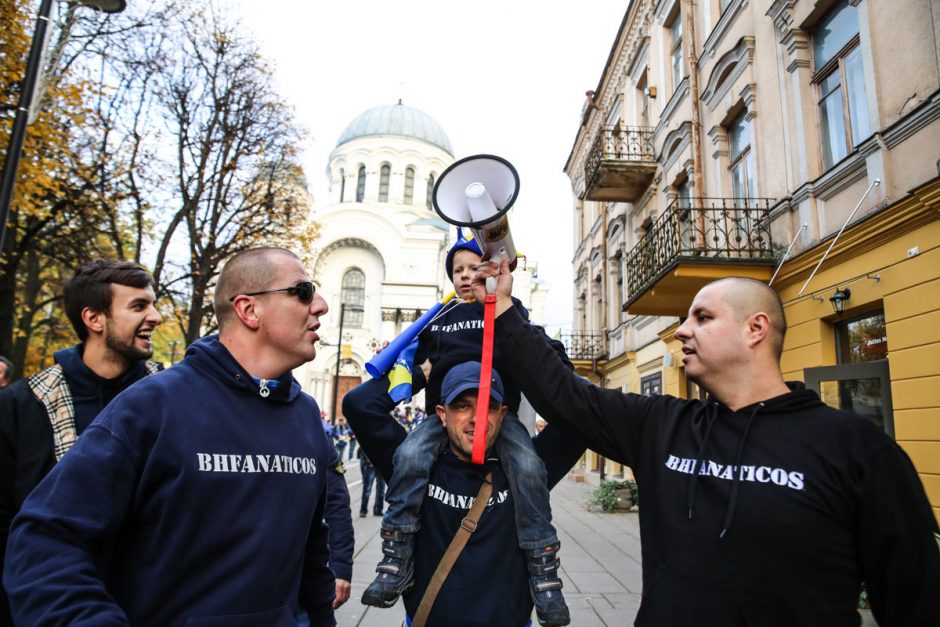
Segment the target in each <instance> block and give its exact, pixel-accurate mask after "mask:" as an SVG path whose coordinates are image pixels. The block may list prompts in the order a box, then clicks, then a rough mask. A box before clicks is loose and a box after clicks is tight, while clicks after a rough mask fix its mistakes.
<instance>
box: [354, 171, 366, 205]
mask: <svg viewBox="0 0 940 627" xmlns="http://www.w3.org/2000/svg"><path fill="white" fill-rule="evenodd" d="M365 197H366V166H364V165H361V166H359V176H358V178H357V179H356V202H362V199H363V198H365Z"/></svg>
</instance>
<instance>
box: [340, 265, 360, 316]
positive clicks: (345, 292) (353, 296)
mask: <svg viewBox="0 0 940 627" xmlns="http://www.w3.org/2000/svg"><path fill="white" fill-rule="evenodd" d="M340 298H341V299H342V300H341V302H342V303H343V304H344V305H346V309H345V311H344V312H343V325H344V326H347V327H350V328H359V327H361V326H362V317H363V313H364V312H363V311H362V306H363V305H364V304H365V302H366V275H365V274H363V273H362V270H359V269H358V268H353V269H352V270H349V271H347V272H346V274H344V275H343V287H342V292H341V295H340ZM351 306H352V309H350V307H351ZM356 309H358V311H356Z"/></svg>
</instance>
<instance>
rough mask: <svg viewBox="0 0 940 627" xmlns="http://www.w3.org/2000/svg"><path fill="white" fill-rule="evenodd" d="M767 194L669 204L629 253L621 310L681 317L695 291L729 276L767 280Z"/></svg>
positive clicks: (770, 259) (770, 253)
mask: <svg viewBox="0 0 940 627" xmlns="http://www.w3.org/2000/svg"><path fill="white" fill-rule="evenodd" d="M772 205H773V201H772V200H771V199H769V198H694V199H692V200H691V201H690V200H685V199H679V200H677V201H675V202H673V203H672V204H671V205H670V206H669V208H668V209H666V211H665V213H663V214H662V215H661V216H659V218H657V220H656V222H654V223H653V224H652V225H651V226H650V228H649V230H648V231H647V232H646V234H645V235H643V237H642V238H641V239H640V241H639V242H637V244H636V246H634V247H633V249H632V250H630V252H629V253H628V254H627V259H626V266H627V268H626V269H627V291H628V296H627V299H626V303H625V304H624V307H623V308H624V311H628V312H630V313H631V314H640V315H658V316H684V315H686V314H687V313H688V310H689V305H691V304H692V298H693V297H694V296H695V294H696V292H698V290H699V289H701V288H702V287H703V286H704V285H706V284H707V283H710V282H711V281H714V280H716V279H721V278H724V277H728V276H744V277H750V278H752V279H757V280H759V281H768V280H769V279H770V277H771V275H772V273H773V266H774V254H773V250H772V248H771V241H770V208H771V206H772Z"/></svg>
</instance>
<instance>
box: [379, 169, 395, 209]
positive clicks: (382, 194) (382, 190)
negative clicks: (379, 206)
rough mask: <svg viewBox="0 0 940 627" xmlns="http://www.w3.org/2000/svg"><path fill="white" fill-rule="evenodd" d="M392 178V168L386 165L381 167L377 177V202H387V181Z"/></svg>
mask: <svg viewBox="0 0 940 627" xmlns="http://www.w3.org/2000/svg"><path fill="white" fill-rule="evenodd" d="M391 176H392V166H390V165H388V164H387V163H386V164H385V165H383V166H382V171H381V174H380V175H379V202H388V180H389V179H390V178H391Z"/></svg>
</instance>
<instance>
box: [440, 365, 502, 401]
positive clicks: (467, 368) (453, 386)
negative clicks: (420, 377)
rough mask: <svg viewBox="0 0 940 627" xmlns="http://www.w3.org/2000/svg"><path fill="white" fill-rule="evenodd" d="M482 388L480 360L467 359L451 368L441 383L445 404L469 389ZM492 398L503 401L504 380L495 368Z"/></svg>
mask: <svg viewBox="0 0 940 627" xmlns="http://www.w3.org/2000/svg"><path fill="white" fill-rule="evenodd" d="M478 389H480V362H478V361H465V362H463V363H462V364H457V365H456V366H454V367H453V368H451V369H450V370H449V371H448V372H447V374H446V375H445V376H444V382H443V383H441V400H442V401H443V402H444V404H445V405H450V404H451V403H453V402H454V401H455V400H456V399H457V397H458V396H460V395H461V394H463V393H464V392H466V391H467V390H478ZM490 398H491V399H492V400H494V401H496V402H497V403H502V402H503V380H502V379H501V378H500V376H499V373H498V372H496V371H495V370H493V371H492V372H491V379H490Z"/></svg>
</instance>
